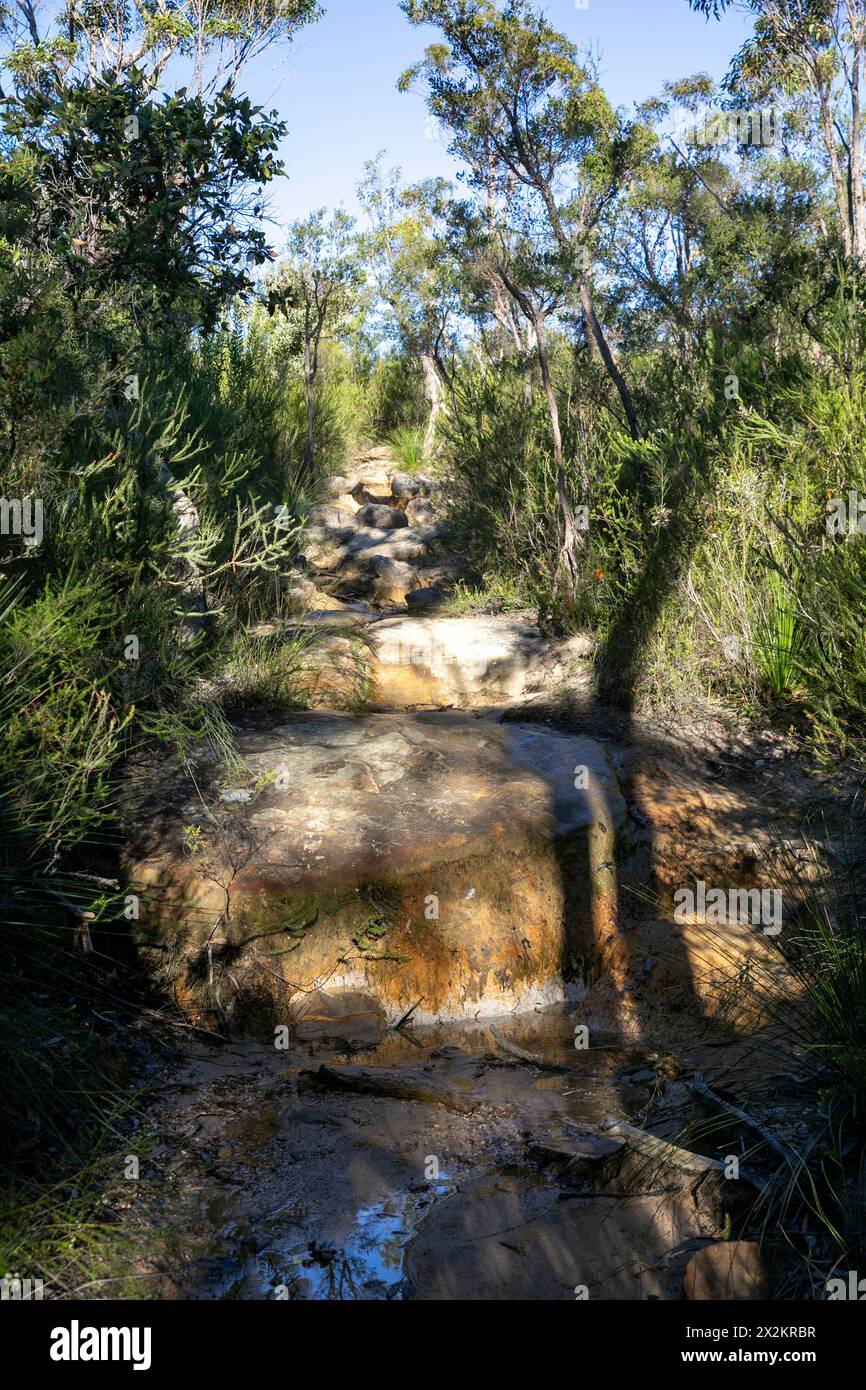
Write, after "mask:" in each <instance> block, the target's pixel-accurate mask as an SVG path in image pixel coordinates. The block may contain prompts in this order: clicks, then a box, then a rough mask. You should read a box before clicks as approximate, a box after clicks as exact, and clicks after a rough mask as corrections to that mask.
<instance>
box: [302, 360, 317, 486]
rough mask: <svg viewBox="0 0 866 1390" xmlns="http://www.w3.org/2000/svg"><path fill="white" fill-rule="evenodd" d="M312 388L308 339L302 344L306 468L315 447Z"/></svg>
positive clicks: (310, 461)
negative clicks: (305, 418)
mask: <svg viewBox="0 0 866 1390" xmlns="http://www.w3.org/2000/svg"><path fill="white" fill-rule="evenodd" d="M313 387H314V377H313V364H312V359H311V355H310V340H309V338H308V339H307V340H306V342H305V344H304V391H305V393H306V397H307V447H306V449H305V450H304V464H305V466H306V467H307V468H309V467H310V466H311V465H312V462H313V453H314V447H315V439H314V431H313V426H314V421H315V411H314V398H313Z"/></svg>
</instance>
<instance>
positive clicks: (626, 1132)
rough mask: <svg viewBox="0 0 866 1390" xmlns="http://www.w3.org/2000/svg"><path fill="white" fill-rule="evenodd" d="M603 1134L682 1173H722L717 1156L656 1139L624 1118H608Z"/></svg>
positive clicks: (722, 1167)
mask: <svg viewBox="0 0 866 1390" xmlns="http://www.w3.org/2000/svg"><path fill="white" fill-rule="evenodd" d="M604 1132H605V1134H615V1135H617V1136H618V1137H619V1138H621V1139H625V1140H626V1141H627V1142H628V1144H629V1145H630V1146H631V1147H632V1148H633V1149H636V1150H637V1152H638V1153H641V1154H643V1155H644V1156H645V1157H646V1158H653V1159H658V1160H659V1161H660V1162H661V1163H667V1164H670V1165H671V1166H673V1167H674V1168H680V1169H681V1170H682V1171H683V1172H684V1173H693V1174H694V1175H695V1177H703V1176H704V1175H705V1174H706V1173H721V1174H724V1171H725V1165H724V1164H723V1163H720V1162H719V1160H718V1159H717V1158H706V1157H704V1155H703V1154H696V1153H692V1151H691V1149H681V1148H680V1146H679V1144H671V1143H670V1142H669V1141H668V1140H667V1139H657V1138H656V1136H655V1135H654V1134H648V1133H647V1131H646V1130H645V1129H637V1128H636V1127H635V1126H634V1125H630V1124H629V1123H628V1122H627V1121H626V1120H610V1121H609V1122H608V1123H607V1124H606V1125H605V1127H604Z"/></svg>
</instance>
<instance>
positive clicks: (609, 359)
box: [536, 180, 640, 439]
mask: <svg viewBox="0 0 866 1390" xmlns="http://www.w3.org/2000/svg"><path fill="white" fill-rule="evenodd" d="M536 186H537V188H538V191H539V192H540V194H541V196H542V198H543V200H544V206H545V207H546V208H547V212H548V216H549V218H550V225H551V227H552V228H553V234H554V236H555V237H556V240H557V242H558V244H559V246H560V248H561V250H563V251H564V252H565V253H566V255H568V256H572V255H573V254H574V249H575V248H574V242H573V239H572V238H571V237H570V236H569V235H568V232H567V231H566V230H565V227H564V226H563V223H562V218H561V217H560V215H559V208H558V207H557V206H556V199H555V198H554V196H553V193H552V192H551V190H550V187H549V185H548V184H547V183H545V182H544V181H542V180H537V181H536ZM579 293H580V307H581V309H582V310H583V316H584V318H585V320H586V328H587V334H588V336H589V339H590V342H591V343H593V344H594V346H595V347H596V349H597V350H598V355H599V357H600V358H601V360H602V362H603V363H604V367H605V371H606V372H607V374H608V376H609V377H610V379H611V381H612V382H613V384H614V386H615V387H616V392H617V395H618V396H619V399H620V401H621V403H622V408H623V410H624V411H625V418H626V420H627V421H628V427H629V431H630V433H631V437H632V439H640V426H639V425H638V420H637V411H636V410H635V408H634V401H633V400H632V398H631V392H630V390H629V389H628V384H627V382H626V379H625V377H624V376H623V374H622V372H621V371H620V369H619V367H618V366H617V365H616V362H615V361H614V357H613V353H612V352H611V350H610V347H609V345H608V341H607V339H606V338H605V336H604V332H603V330H602V326H601V324H600V323H599V321H598V316H597V314H596V312H595V309H594V307H593V303H592V295H591V294H590V292H589V285H588V284H587V283H586V280H584V279H581V281H580V285H579Z"/></svg>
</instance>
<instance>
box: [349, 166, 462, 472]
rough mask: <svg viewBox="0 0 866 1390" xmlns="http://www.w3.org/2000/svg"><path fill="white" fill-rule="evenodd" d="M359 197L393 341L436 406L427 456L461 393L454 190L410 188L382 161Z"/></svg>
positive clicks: (432, 182)
mask: <svg viewBox="0 0 866 1390" xmlns="http://www.w3.org/2000/svg"><path fill="white" fill-rule="evenodd" d="M358 195H359V199H360V202H361V205H362V207H363V209H364V212H365V213H366V216H367V221H368V231H367V232H366V234H365V236H364V238H363V247H364V253H365V256H366V259H367V263H368V265H369V267H370V272H371V276H372V279H373V282H374V284H375V288H376V294H377V299H378V302H379V306H380V310H381V315H382V319H383V328H384V332H385V334H386V336H388V337H389V338H391V339H392V340H393V341H394V342H395V343H397V344H398V345H399V347H400V349H401V350H402V351H403V352H404V353H406V355H407V356H408V357H410V358H413V359H414V360H415V361H416V362H417V363H418V365H419V367H420V369H421V371H422V373H423V377H424V391H425V395H426V397H427V402H428V405H429V407H430V414H429V416H428V421H427V428H426V431H425V437H424V451H425V453H428V454H429V453H430V451H431V449H432V448H433V444H434V441H435V438H436V426H437V422H438V420H439V417H440V415H441V413H442V411H443V409H444V408H445V402H446V397H447V395H449V394H450V393H451V392H453V389H454V366H453V363H454V357H455V352H456V347H457V342H458V337H459V327H460V325H459V319H460V307H461V289H460V278H459V265H458V262H457V259H456V257H455V256H454V254H453V250H452V247H451V244H450V241H449V209H450V186H449V185H448V183H447V181H446V180H444V179H427V180H424V181H422V182H421V183H418V184H414V185H408V186H405V185H403V184H402V183H401V178H400V170H399V169H392V170H390V171H387V172H386V171H385V170H384V169H383V167H382V157H381V156H380V157H379V159H378V160H375V161H371V162H370V163H368V164H367V165H366V167H365V174H364V179H363V180H362V182H361V184H360V185H359V188H358Z"/></svg>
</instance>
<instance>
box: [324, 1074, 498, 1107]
mask: <svg viewBox="0 0 866 1390" xmlns="http://www.w3.org/2000/svg"><path fill="white" fill-rule="evenodd" d="M308 1090H315V1091H349V1092H351V1093H352V1094H354V1095H361V1096H377V1097H379V1098H380V1099H384V1100H413V1101H417V1102H418V1103H419V1104H421V1105H442V1106H444V1107H445V1109H446V1110H457V1111H459V1113H460V1114H462V1115H466V1114H469V1112H470V1111H472V1110H475V1109H476V1108H477V1106H476V1102H475V1101H474V1100H470V1098H469V1097H468V1096H466V1095H464V1094H463V1093H462V1092H461V1091H458V1090H457V1088H456V1087H454V1086H452V1085H450V1084H449V1082H447V1081H442V1080H440V1079H439V1078H438V1077H433V1076H429V1075H428V1074H427V1073H426V1072H417V1071H400V1070H397V1069H396V1068H387V1067H373V1068H370V1067H329V1066H325V1065H323V1066H321V1067H319V1069H318V1071H302V1072H301V1074H300V1076H299V1077H298V1091H299V1092H304V1091H308Z"/></svg>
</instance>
